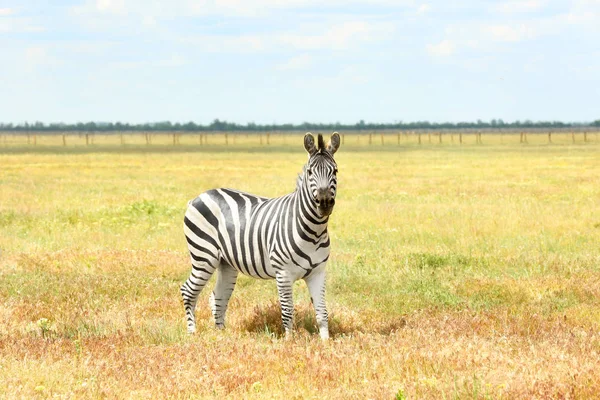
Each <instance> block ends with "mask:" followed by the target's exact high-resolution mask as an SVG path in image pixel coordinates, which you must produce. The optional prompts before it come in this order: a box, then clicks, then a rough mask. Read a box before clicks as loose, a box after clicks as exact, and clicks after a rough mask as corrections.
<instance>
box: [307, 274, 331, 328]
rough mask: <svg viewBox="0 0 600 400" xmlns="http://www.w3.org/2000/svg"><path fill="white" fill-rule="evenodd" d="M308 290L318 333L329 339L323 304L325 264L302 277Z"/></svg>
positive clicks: (326, 315)
mask: <svg viewBox="0 0 600 400" xmlns="http://www.w3.org/2000/svg"><path fill="white" fill-rule="evenodd" d="M304 281H305V282H306V286H308V292H309V293H310V298H311V301H312V303H313V306H314V308H315V314H316V317H317V324H318V325H319V335H320V336H321V339H323V340H327V339H329V317H328V314H327V307H326V306H325V264H322V265H321V266H319V267H317V268H316V269H315V270H313V272H312V273H311V274H310V275H309V276H307V277H306V278H304Z"/></svg>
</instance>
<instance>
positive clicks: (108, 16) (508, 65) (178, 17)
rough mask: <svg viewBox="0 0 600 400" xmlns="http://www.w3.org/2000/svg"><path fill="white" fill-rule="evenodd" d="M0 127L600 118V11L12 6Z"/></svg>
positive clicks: (277, 2)
mask: <svg viewBox="0 0 600 400" xmlns="http://www.w3.org/2000/svg"><path fill="white" fill-rule="evenodd" d="M0 49H1V51H0V121H1V122H17V123H18V122H24V121H35V120H39V121H44V122H60V121H63V122H67V123H71V122H78V121H113V122H115V121H121V122H132V123H139V122H148V121H163V120H171V121H174V122H175V121H178V122H187V121H194V122H197V123H209V122H211V121H212V120H213V119H215V118H219V119H221V120H227V121H233V122H238V123H247V122H256V123H286V122H291V123H301V122H304V121H310V122H336V121H337V122H342V123H354V122H357V121H358V120H360V119H364V120H365V121H369V122H394V121H416V120H430V121H454V122H457V121H474V120H476V119H482V120H490V119H492V118H502V119H504V120H505V121H513V120H525V119H532V120H561V121H565V122H568V121H581V122H585V121H592V120H595V119H600V0H562V1H554V0H548V1H544V0H525V1H512V0H509V1H471V0H457V1H410V0H406V1H404V0H400V1H391V0H373V1H366V0H364V1H362V0H345V1H342V0H288V1H285V0H245V1H243V0H172V1H159V0H77V1H75V0H72V1H58V0H57V1H52V2H49V1H41V0H40V1H37V0H21V1H5V0H0Z"/></svg>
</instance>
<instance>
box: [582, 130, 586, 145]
mask: <svg viewBox="0 0 600 400" xmlns="http://www.w3.org/2000/svg"><path fill="white" fill-rule="evenodd" d="M583 142H584V143H587V132H586V131H584V132H583Z"/></svg>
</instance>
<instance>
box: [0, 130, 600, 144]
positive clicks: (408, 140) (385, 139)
mask: <svg viewBox="0 0 600 400" xmlns="http://www.w3.org/2000/svg"><path fill="white" fill-rule="evenodd" d="M339 133H340V136H341V141H342V145H350V146H373V147H377V146H392V145H414V146H426V145H503V144H505V145H509V144H522V145H526V144H538V145H539V144H557V145H559V144H562V145H568V144H585V143H600V138H599V133H600V129H585V130H583V129H580V130H576V129H572V128H571V129H561V130H542V129H537V130H416V131H391V130H385V131H346V132H339ZM313 134H316V132H314V133H313ZM329 134H330V133H325V134H324V135H325V136H326V137H328V135H329ZM303 136H304V135H303V134H301V133H298V132H295V131H294V132H239V131H235V132H220V131H219V132H139V131H135V132H108V133H107V132H43V133H42V132H0V146H2V147H23V146H63V147H73V146H253V147H255V146H285V145H297V144H298V143H302V137H303Z"/></svg>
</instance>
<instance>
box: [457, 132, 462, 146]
mask: <svg viewBox="0 0 600 400" xmlns="http://www.w3.org/2000/svg"><path fill="white" fill-rule="evenodd" d="M458 142H459V143H460V144H462V131H460V132H458Z"/></svg>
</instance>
